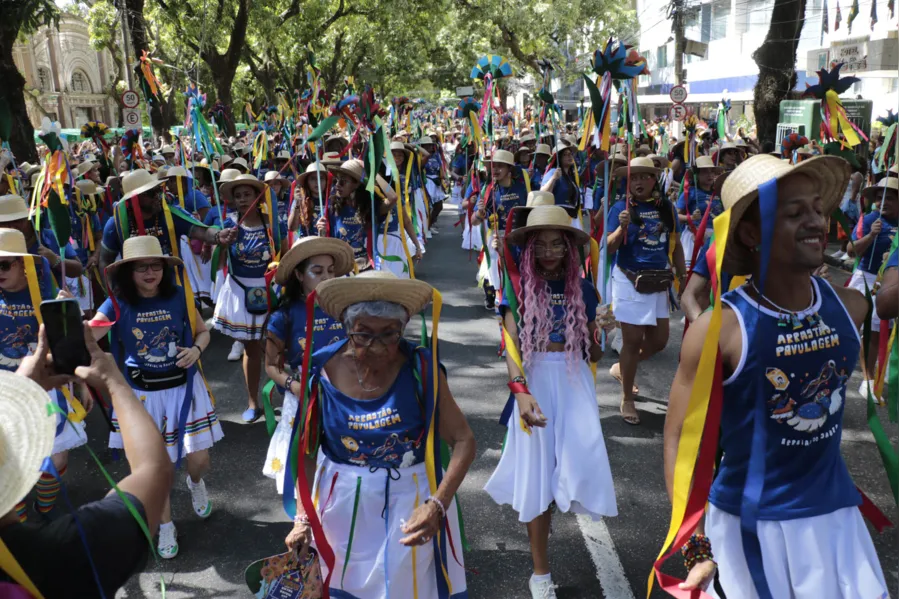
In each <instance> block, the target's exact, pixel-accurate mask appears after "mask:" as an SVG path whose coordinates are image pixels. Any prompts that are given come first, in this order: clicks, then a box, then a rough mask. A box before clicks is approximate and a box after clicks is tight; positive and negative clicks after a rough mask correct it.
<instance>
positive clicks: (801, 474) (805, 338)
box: [709, 277, 861, 520]
mask: <svg viewBox="0 0 899 599" xmlns="http://www.w3.org/2000/svg"><path fill="white" fill-rule="evenodd" d="M812 281H813V287H814V290H815V302H814V304H813V305H812V307H811V308H809V309H808V310H806V311H804V312H800V313H798V314H797V318H796V319H795V320H790V319H789V318H788V319H786V320H785V319H782V318H781V317H780V315H779V314H778V313H776V312H774V311H771V310H769V309H767V308H765V307H764V306H759V304H758V303H757V302H756V301H755V300H753V299H752V298H750V297H749V296H748V295H747V294H746V292H745V291H744V290H743V289H744V288H742V287H741V288H739V289H735V290H734V291H731V292H728V293H727V294H725V295H724V296H723V297H722V301H724V302H725V303H726V304H728V305H729V306H730V307H731V308H733V310H734V312H736V315H737V318H738V320H739V322H740V329H741V333H742V338H743V342H742V346H743V349H742V356H741V358H740V363H739V365H738V366H737V368H736V370H735V372H734V373H733V374H732V375H731V376H730V378H728V379H727V380H726V381H725V382H724V406H723V412H722V415H721V440H720V445H721V448H722V449H723V450H724V459H723V460H722V461H721V467H720V468H719V470H718V475H717V477H716V478H715V482H714V483H713V484H712V490H711V494H710V495H709V501H710V502H711V503H712V504H713V505H714V506H715V507H717V508H719V509H721V510H723V511H725V512H728V513H730V514H734V515H739V514H740V506H741V502H742V500H743V489H744V485H745V481H746V474H747V469H748V465H749V454H750V448H751V446H752V430H753V414H754V413H755V410H756V402H757V401H758V397H759V394H760V393H761V394H762V395H763V397H764V398H765V400H766V404H767V405H766V412H765V413H766V415H767V421H766V429H767V447H766V450H765V452H766V453H765V480H764V487H763V491H762V495H761V501H760V502H759V514H758V519H759V520H790V519H794V518H808V517H812V516H819V515H822V514H828V513H831V512H833V511H836V510H838V509H841V508H844V507H851V506H856V505H858V504H859V503H861V500H860V496H859V494H858V492H857V491H856V489H855V485H854V484H853V482H852V478H851V477H850V476H849V471H848V469H847V468H846V464H845V463H844V462H843V458H842V456H841V455H840V439H841V438H842V432H843V409H844V404H845V397H846V382H847V381H848V380H849V377H850V375H851V374H852V371H853V369H854V368H855V363H856V360H857V359H858V354H859V348H860V347H861V342H860V340H859V336H858V331H857V329H856V327H855V324H854V323H853V321H852V318H851V317H850V316H849V313H848V312H847V311H846V308H845V307H844V306H843V303H842V301H841V300H840V299H839V297H837V295H836V293H835V292H834V290H833V288H832V287H831V286H830V284H828V283H827V282H825V281H823V280H822V279H819V278H817V277H815V278H813V279H812Z"/></svg>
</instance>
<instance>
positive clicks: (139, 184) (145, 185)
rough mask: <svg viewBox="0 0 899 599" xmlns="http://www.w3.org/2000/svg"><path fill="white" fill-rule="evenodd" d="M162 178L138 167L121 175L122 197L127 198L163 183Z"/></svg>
mask: <svg viewBox="0 0 899 599" xmlns="http://www.w3.org/2000/svg"><path fill="white" fill-rule="evenodd" d="M163 182H164V181H163V180H162V179H160V178H158V177H157V176H156V175H151V174H150V172H149V171H147V170H145V169H142V168H138V169H134V170H133V171H131V172H130V173H128V174H126V175H125V176H124V177H122V199H123V200H128V199H130V198H133V197H134V196H139V195H140V194H142V193H146V192H148V191H150V190H151V189H156V188H157V187H159V186H160V185H162V184H163Z"/></svg>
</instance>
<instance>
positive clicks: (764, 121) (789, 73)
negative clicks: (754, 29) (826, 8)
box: [752, 0, 806, 143]
mask: <svg viewBox="0 0 899 599" xmlns="http://www.w3.org/2000/svg"><path fill="white" fill-rule="evenodd" d="M805 5H806V0H775V2H774V10H773V11H772V12H771V25H770V27H769V28H768V35H766V36H765V41H764V42H763V43H762V45H761V46H759V48H758V49H757V50H756V51H755V52H753V53H752V59H753V60H754V61H755V63H756V64H757V65H758V67H759V78H758V81H757V82H756V84H755V88H754V89H753V90H752V102H753V107H752V108H753V111H754V112H755V125H756V131H757V136H758V140H759V143H764V142H766V141H770V142H772V143H773V142H774V141H775V139H776V137H777V121H778V119H779V118H780V103H781V101H782V100H784V99H786V98H787V96H788V95H789V93H790V90H792V89H793V87H795V85H796V47H797V46H798V45H799V36H800V34H801V33H802V26H803V25H804V24H805Z"/></svg>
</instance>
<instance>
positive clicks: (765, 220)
mask: <svg viewBox="0 0 899 599" xmlns="http://www.w3.org/2000/svg"><path fill="white" fill-rule="evenodd" d="M759 211H760V213H761V233H762V243H761V247H760V248H759V252H760V257H759V259H760V264H759V277H758V278H759V280H758V285H757V287H758V289H759V291H760V292H762V293H764V290H765V281H766V277H767V274H768V261H769V260H770V258H771V241H772V239H773V237H774V225H775V221H776V216H777V181H776V180H771V181H768V182H767V183H763V184H762V185H760V186H759ZM756 330H759V328H756ZM747 342H748V340H747ZM757 395H758V397H757V398H756V402H755V408H754V412H755V413H754V414H753V426H752V448H751V451H750V454H749V466H748V469H747V472H746V482H745V486H744V487H743V500H742V504H741V506H740V529H741V532H742V538H741V540H742V544H743V553H744V555H745V556H746V565H747V566H748V567H749V573H750V575H751V576H752V582H753V584H754V585H755V590H756V593H758V595H759V599H772V595H771V590H770V589H769V588H768V580H767V578H766V577H765V568H764V563H763V560H762V548H761V544H760V543H759V537H758V512H759V504H760V502H761V498H762V492H763V491H764V487H765V452H766V448H767V444H768V433H767V429H766V427H767V421H768V417H767V416H768V414H767V402H766V397H765V393H764V386H763V385H761V384H759V385H757Z"/></svg>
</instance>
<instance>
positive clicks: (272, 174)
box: [263, 169, 290, 185]
mask: <svg viewBox="0 0 899 599" xmlns="http://www.w3.org/2000/svg"><path fill="white" fill-rule="evenodd" d="M263 180H264V181H265V183H267V184H268V185H272V184H276V185H288V184H289V183H290V181H288V180H287V179H285V178H284V177H282V176H281V171H279V170H277V169H273V170H270V171H268V172H267V173H265V177H264V178H263Z"/></svg>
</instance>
